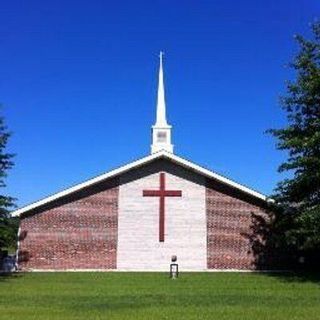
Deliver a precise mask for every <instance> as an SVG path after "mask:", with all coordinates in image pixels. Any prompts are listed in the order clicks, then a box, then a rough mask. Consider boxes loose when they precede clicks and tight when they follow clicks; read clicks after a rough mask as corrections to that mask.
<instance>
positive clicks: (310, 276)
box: [265, 271, 320, 285]
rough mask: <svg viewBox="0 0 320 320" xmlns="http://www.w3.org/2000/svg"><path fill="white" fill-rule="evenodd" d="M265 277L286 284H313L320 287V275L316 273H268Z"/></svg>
mask: <svg viewBox="0 0 320 320" xmlns="http://www.w3.org/2000/svg"><path fill="white" fill-rule="evenodd" d="M265 275H267V276H269V277H272V278H277V279H279V280H281V281H284V282H292V283H293V282H300V283H302V282H313V283H316V284H318V285H320V274H319V273H317V272H315V271H287V272H267V273H265Z"/></svg>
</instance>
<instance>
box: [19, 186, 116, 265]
mask: <svg viewBox="0 0 320 320" xmlns="http://www.w3.org/2000/svg"><path fill="white" fill-rule="evenodd" d="M117 229H118V187H112V188H107V189H106V190H99V191H95V192H91V194H85V195H83V194H82V195H81V197H80V198H79V197H78V198H73V199H68V200H67V201H65V202H64V203H58V204H56V205H55V206H54V207H53V208H47V209H44V210H43V211H41V212H38V213H36V214H33V215H30V216H27V217H24V218H22V219H21V222H20V240H19V254H18V260H19V264H18V266H19V269H20V270H23V271H27V270H48V269H52V270H53V269H54V270H67V269H116V257H117V253H116V251H117Z"/></svg>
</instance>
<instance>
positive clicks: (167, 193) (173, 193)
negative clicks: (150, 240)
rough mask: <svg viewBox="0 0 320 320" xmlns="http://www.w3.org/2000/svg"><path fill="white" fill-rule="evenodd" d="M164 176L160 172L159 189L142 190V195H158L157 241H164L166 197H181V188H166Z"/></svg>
mask: <svg viewBox="0 0 320 320" xmlns="http://www.w3.org/2000/svg"><path fill="white" fill-rule="evenodd" d="M165 184H166V176H165V173H164V172H161V173H160V190H143V196H144V197H159V241H160V242H164V219H165V215H164V211H165V210H164V207H165V206H164V203H165V198H166V197H181V196H182V191H181V190H166V186H165Z"/></svg>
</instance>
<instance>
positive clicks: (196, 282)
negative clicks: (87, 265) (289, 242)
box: [0, 272, 320, 320]
mask: <svg viewBox="0 0 320 320" xmlns="http://www.w3.org/2000/svg"><path fill="white" fill-rule="evenodd" d="M0 319H1V320H5V319H24V320H28V319H43V320H44V319H90V320H91V319H108V320H109V319H148V320H152V319H219V320H223V319H228V320H231V319H245V320H246V319H255V320H256V319H277V320H283V319H290V320H294V319H310V320H311V319H312V320H313V319H320V277H318V278H317V277H316V276H314V277H313V278H311V276H309V278H307V277H305V278H302V277H297V276H294V275H289V274H287V275H275V274H250V273H182V274H181V276H180V277H179V279H177V280H170V279H168V276H167V274H164V273H111V272H110V273H98V272H97V273H92V272H90V273H29V274H17V275H13V276H9V277H6V276H0Z"/></svg>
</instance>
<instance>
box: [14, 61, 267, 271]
mask: <svg viewBox="0 0 320 320" xmlns="http://www.w3.org/2000/svg"><path fill="white" fill-rule="evenodd" d="M156 119H157V120H156V124H155V125H154V126H153V127H152V141H153V143H152V146H151V155H148V156H146V157H144V158H142V159H140V160H137V161H134V162H132V163H129V164H127V165H125V166H122V167H120V168H118V169H116V170H113V171H110V172H107V173H105V174H103V175H101V176H99V177H96V178H94V179H91V180H89V181H86V182H84V183H82V184H79V185H76V186H74V187H72V188H69V189H67V190H64V191H62V192H59V193H57V194H55V195H53V196H50V197H48V198H46V199H43V200H40V201H38V202H36V203H33V204H31V205H29V206H26V207H24V208H21V209H18V210H16V211H15V212H14V213H13V215H15V216H20V228H19V243H18V268H19V270H22V271H33V270H57V271H58V270H119V271H167V270H168V268H169V264H170V261H171V256H173V255H176V256H177V258H178V263H179V268H180V270H183V271H209V270H217V269H218V270H221V269H222V270H225V269H231V270H254V269H258V268H260V266H259V265H258V264H257V256H256V255H257V253H256V252H255V250H254V245H253V242H252V239H253V237H254V232H255V229H254V220H253V219H254V218H253V217H261V218H262V219H264V218H266V217H267V214H266V208H267V198H266V197H265V196H264V195H262V194H260V193H258V192H256V191H254V190H252V189H250V188H247V187H245V186H243V185H240V184H238V183H236V182H234V181H232V180H230V179H227V178H225V177H223V176H221V175H218V174H217V173H215V172H213V171H210V170H207V169H205V168H203V167H201V166H198V165H196V164H194V163H192V162H190V161H188V160H185V159H184V158H181V157H179V156H177V155H175V154H174V153H173V145H172V144H171V126H170V125H168V123H167V120H166V106H165V99H164V87H163V71H162V55H161V58H160V71H159V87H158V102H157V117H156Z"/></svg>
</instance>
